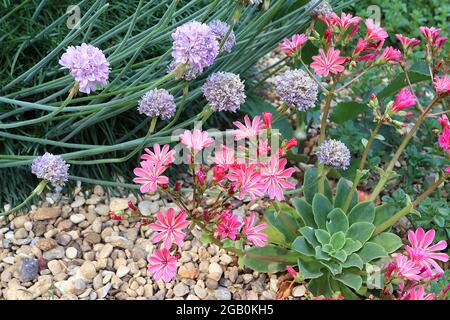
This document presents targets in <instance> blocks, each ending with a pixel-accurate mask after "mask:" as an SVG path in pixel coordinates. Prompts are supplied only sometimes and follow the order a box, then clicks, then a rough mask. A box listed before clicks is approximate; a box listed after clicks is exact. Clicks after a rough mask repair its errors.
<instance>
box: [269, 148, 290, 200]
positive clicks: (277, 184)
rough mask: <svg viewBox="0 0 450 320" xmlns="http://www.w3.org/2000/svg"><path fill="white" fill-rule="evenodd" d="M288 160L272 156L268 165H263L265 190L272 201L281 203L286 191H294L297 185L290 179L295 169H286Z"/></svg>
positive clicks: (275, 155)
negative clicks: (275, 200)
mask: <svg viewBox="0 0 450 320" xmlns="http://www.w3.org/2000/svg"><path fill="white" fill-rule="evenodd" d="M286 163H287V160H286V159H285V158H281V159H280V158H279V157H278V155H277V154H274V155H272V156H271V157H270V158H269V160H268V161H267V165H266V164H261V178H262V182H263V183H264V185H265V188H264V190H265V191H267V193H268V194H269V198H270V199H275V198H276V199H277V200H279V201H281V200H283V199H284V195H283V190H284V189H294V188H295V185H294V184H293V183H291V182H289V181H287V179H288V178H290V177H291V176H292V174H293V173H294V172H295V169H294V168H288V169H285V168H284V167H285V166H286Z"/></svg>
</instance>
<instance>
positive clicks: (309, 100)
mask: <svg viewBox="0 0 450 320" xmlns="http://www.w3.org/2000/svg"><path fill="white" fill-rule="evenodd" d="M275 91H276V93H277V95H278V96H279V97H280V98H281V100H282V101H283V102H285V103H287V104H289V105H293V106H295V107H297V109H298V110H300V111H306V110H308V109H311V108H312V107H314V105H315V103H316V101H317V95H318V93H319V89H318V86H317V83H316V82H315V81H314V80H313V79H312V78H311V77H310V76H309V75H308V74H307V73H306V72H305V71H303V70H287V71H286V72H284V73H282V74H281V75H279V76H277V77H276V78H275Z"/></svg>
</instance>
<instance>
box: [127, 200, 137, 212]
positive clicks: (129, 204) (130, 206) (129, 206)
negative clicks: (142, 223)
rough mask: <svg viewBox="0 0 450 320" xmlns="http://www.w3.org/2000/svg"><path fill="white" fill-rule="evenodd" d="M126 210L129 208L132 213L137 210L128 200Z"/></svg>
mask: <svg viewBox="0 0 450 320" xmlns="http://www.w3.org/2000/svg"><path fill="white" fill-rule="evenodd" d="M128 208H130V210H132V211H137V210H138V208H137V207H136V206H135V205H134V203H133V202H131V200H128Z"/></svg>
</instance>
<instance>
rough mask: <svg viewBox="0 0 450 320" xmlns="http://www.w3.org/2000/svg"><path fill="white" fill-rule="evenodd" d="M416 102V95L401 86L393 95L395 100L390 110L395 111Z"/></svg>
mask: <svg viewBox="0 0 450 320" xmlns="http://www.w3.org/2000/svg"><path fill="white" fill-rule="evenodd" d="M416 103H417V100H416V97H415V96H414V95H413V94H412V93H411V92H410V91H409V90H408V89H407V88H403V89H402V90H400V92H399V93H398V94H397V95H396V96H395V102H394V105H393V106H392V108H391V111H392V112H394V113H397V112H399V111H402V110H404V109H407V108H409V107H412V106H414V105H415V104H416Z"/></svg>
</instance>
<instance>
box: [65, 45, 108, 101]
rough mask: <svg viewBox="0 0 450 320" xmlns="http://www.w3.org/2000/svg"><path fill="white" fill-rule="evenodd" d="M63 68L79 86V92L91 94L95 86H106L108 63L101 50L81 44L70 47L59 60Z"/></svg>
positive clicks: (95, 88)
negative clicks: (67, 70)
mask: <svg viewBox="0 0 450 320" xmlns="http://www.w3.org/2000/svg"><path fill="white" fill-rule="evenodd" d="M59 64H60V65H62V66H63V68H67V69H69V72H70V75H71V76H72V77H74V79H75V81H77V82H78V83H79V84H80V89H79V90H80V92H84V93H87V94H89V93H91V92H94V91H95V90H97V84H100V85H103V86H104V85H106V83H107V81H108V76H109V71H110V70H109V62H108V60H106V57H105V55H104V54H103V52H102V50H100V49H98V48H96V47H94V46H92V45H90V44H86V43H83V44H82V45H81V46H75V47H74V46H70V47H68V48H67V50H66V52H65V53H64V54H63V55H62V56H61V59H59Z"/></svg>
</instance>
